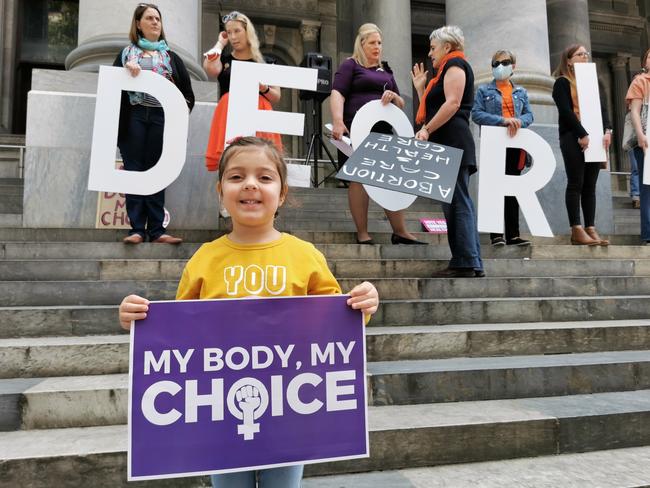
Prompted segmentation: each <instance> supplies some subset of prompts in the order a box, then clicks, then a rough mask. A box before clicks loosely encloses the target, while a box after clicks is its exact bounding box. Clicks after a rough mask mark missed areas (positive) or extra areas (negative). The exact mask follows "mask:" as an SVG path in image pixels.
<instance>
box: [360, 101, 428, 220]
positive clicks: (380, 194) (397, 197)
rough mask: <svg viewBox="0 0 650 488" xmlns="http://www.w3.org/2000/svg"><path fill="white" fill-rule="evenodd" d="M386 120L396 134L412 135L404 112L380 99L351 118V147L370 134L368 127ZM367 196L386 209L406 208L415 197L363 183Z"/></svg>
mask: <svg viewBox="0 0 650 488" xmlns="http://www.w3.org/2000/svg"><path fill="white" fill-rule="evenodd" d="M382 120H383V121H385V122H388V123H389V124H390V125H392V126H393V128H394V129H395V131H396V132H397V135H398V136H402V137H414V136H415V133H414V132H413V126H412V125H411V122H409V119H408V117H407V116H406V114H405V113H404V112H402V111H401V110H400V109H398V108H397V107H396V106H395V105H393V104H392V103H389V104H388V105H382V104H381V101H380V100H373V101H372V102H368V103H366V104H365V105H364V106H363V107H361V109H359V111H358V112H357V114H356V115H355V116H354V120H352V127H350V139H351V140H352V147H353V148H355V149H356V148H357V146H359V145H360V144H361V143H362V142H363V140H364V139H365V138H366V137H368V134H370V129H372V126H373V125H375V124H376V123H377V122H379V121H382ZM363 187H364V188H365V189H366V192H367V193H368V196H369V197H370V198H372V199H373V200H374V201H375V202H377V203H378V204H379V205H381V206H382V207H383V208H385V209H387V210H393V211H397V210H402V209H405V208H408V207H409V206H410V205H411V204H412V203H413V202H414V201H415V199H416V198H417V196H415V195H410V194H408V193H400V192H397V191H392V190H386V189H385V188H377V187H376V186H370V185H363Z"/></svg>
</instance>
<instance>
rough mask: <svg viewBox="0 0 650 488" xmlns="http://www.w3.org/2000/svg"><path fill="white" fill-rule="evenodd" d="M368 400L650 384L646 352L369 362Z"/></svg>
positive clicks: (454, 398)
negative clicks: (370, 397) (369, 395)
mask: <svg viewBox="0 0 650 488" xmlns="http://www.w3.org/2000/svg"><path fill="white" fill-rule="evenodd" d="M368 374H369V381H368V386H369V389H370V390H371V391H372V399H371V404H372V405H377V406H381V405H413V404H423V403H444V402H465V401H477V400H502V399H507V398H529V397H546V396H559V395H579V394H586V393H602V392H612V391H628V390H635V389H644V388H650V355H649V354H648V351H617V352H610V351H607V352H597V353H581V354H553V355H536V356H509V357H491V358H462V357H460V358H451V359H429V360H417V361H382V362H377V363H369V364H368Z"/></svg>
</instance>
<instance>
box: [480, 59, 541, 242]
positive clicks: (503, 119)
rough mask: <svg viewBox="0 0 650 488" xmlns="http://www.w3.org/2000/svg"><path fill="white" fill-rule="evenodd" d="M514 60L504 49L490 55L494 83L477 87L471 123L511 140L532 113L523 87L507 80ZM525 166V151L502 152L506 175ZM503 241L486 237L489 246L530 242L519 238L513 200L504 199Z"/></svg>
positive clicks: (529, 121) (498, 236) (516, 205)
mask: <svg viewBox="0 0 650 488" xmlns="http://www.w3.org/2000/svg"><path fill="white" fill-rule="evenodd" d="M515 63H516V58H515V55H514V54H513V53H511V52H510V51H507V50H500V51H497V52H496V53H494V55H493V56H492V75H493V76H494V80H492V81H491V82H490V83H486V84H484V85H481V86H479V87H478V91H477V92H476V97H475V98H474V106H473V107H472V120H473V121H474V122H475V123H476V124H478V125H496V126H501V127H507V128H508V135H510V137H514V136H515V135H516V134H517V131H518V130H519V129H520V128H522V127H523V128H526V127H528V126H529V125H530V124H532V123H533V113H532V112H531V110H530V104H529V103H528V92H527V91H526V89H525V88H523V87H521V86H518V85H515V84H514V83H512V81H510V78H511V77H512V74H513V72H514V69H515ZM525 163H526V152H525V151H523V150H521V149H515V148H507V149H506V174H507V175H513V176H519V175H520V174H521V171H522V170H523V169H524V166H525ZM504 222H505V234H506V235H505V239H504V238H503V234H490V240H491V242H492V246H493V247H501V246H505V245H508V246H529V245H530V241H527V240H526V239H522V238H521V237H519V203H518V202H517V199H516V198H515V197H506V198H505V206H504Z"/></svg>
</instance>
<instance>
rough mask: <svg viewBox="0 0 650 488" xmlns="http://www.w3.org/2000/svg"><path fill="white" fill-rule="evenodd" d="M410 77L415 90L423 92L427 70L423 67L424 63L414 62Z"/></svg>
mask: <svg viewBox="0 0 650 488" xmlns="http://www.w3.org/2000/svg"><path fill="white" fill-rule="evenodd" d="M411 79H412V80H413V86H414V87H415V90H416V91H417V92H418V93H420V92H424V86H425V85H426V83H427V71H426V70H425V69H424V63H416V64H414V65H413V70H412V71H411Z"/></svg>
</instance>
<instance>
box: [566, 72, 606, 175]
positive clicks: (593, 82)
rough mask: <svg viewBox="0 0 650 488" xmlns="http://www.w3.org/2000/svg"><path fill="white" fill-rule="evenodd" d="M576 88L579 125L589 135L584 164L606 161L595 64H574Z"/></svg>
mask: <svg viewBox="0 0 650 488" xmlns="http://www.w3.org/2000/svg"><path fill="white" fill-rule="evenodd" d="M573 67H574V68H575V72H576V88H577V90H578V104H579V105H580V123H581V124H582V126H583V127H584V128H585V130H586V131H587V132H588V133H589V147H587V149H586V150H585V162H587V163H600V162H603V161H607V154H606V152H605V148H604V147H603V132H604V131H603V116H602V113H601V111H600V95H599V93H598V75H597V74H596V64H595V63H574V64H573Z"/></svg>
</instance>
